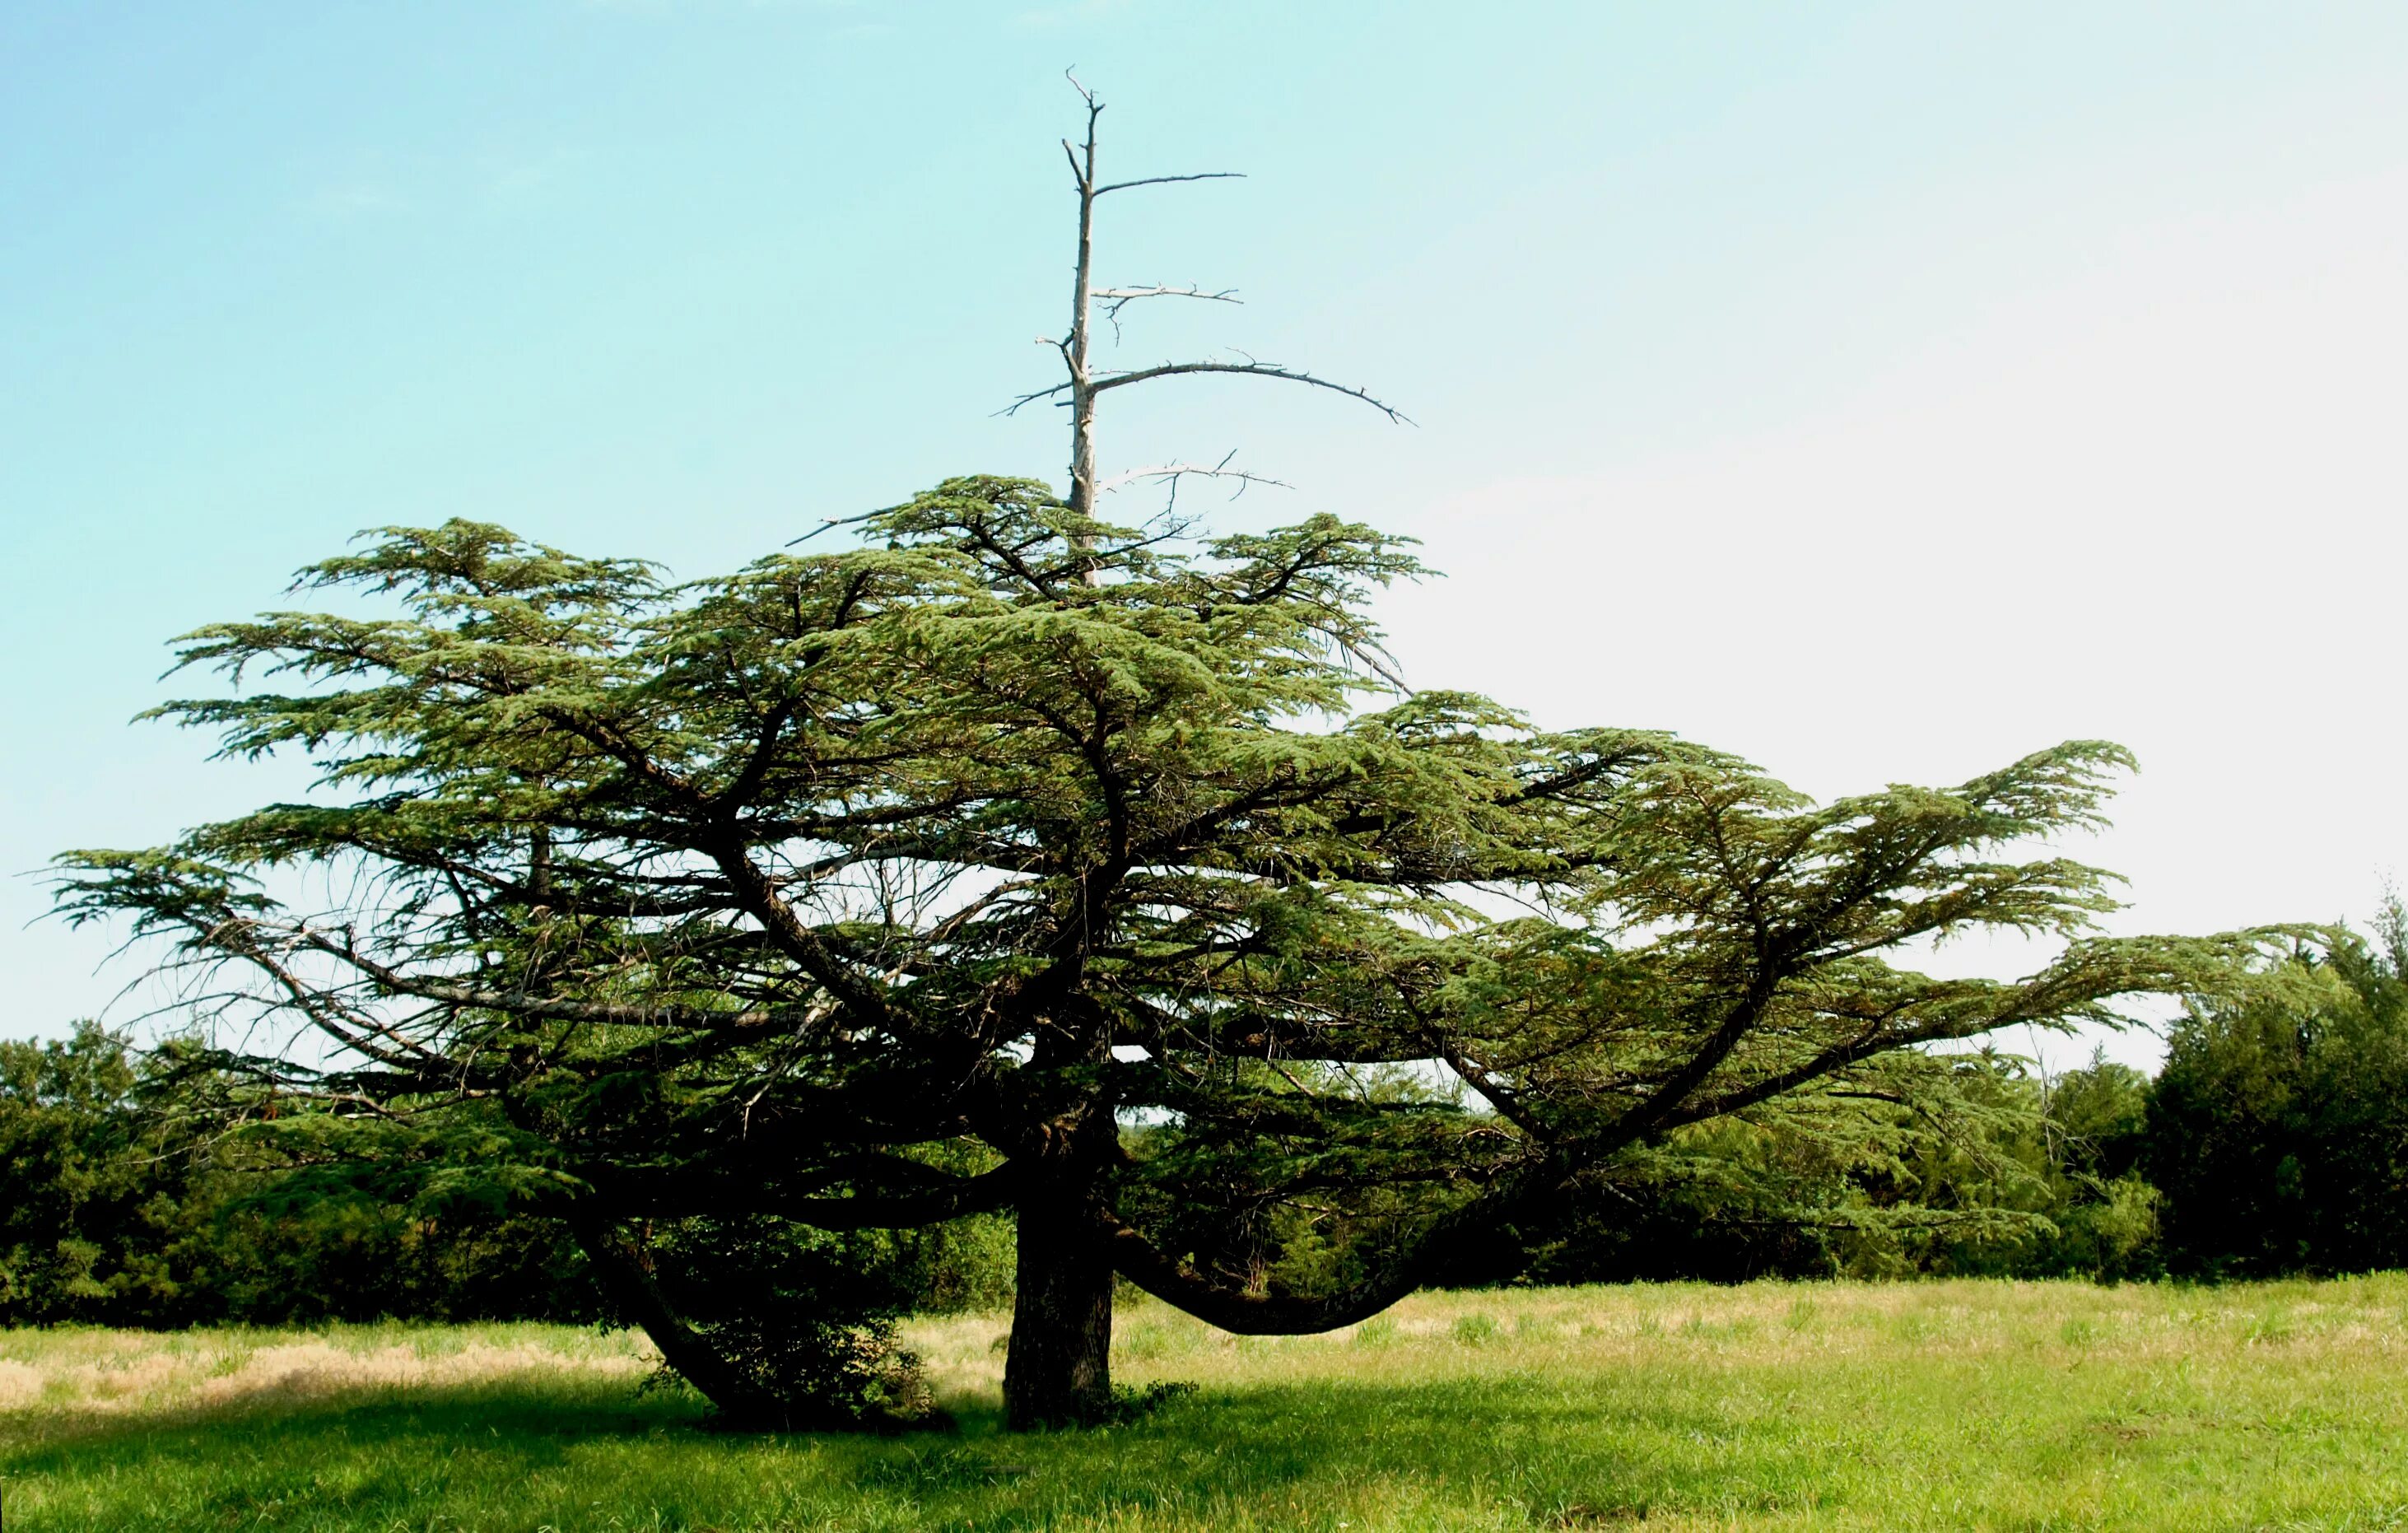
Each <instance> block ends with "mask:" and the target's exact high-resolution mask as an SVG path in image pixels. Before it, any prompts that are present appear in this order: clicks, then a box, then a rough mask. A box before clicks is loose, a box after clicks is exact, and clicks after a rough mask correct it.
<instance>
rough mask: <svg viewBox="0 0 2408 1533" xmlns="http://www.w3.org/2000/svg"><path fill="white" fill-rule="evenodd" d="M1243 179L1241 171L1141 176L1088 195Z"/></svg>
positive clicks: (1204, 171)
mask: <svg viewBox="0 0 2408 1533" xmlns="http://www.w3.org/2000/svg"><path fill="white" fill-rule="evenodd" d="M1068 147H1069V146H1068V144H1065V145H1064V146H1063V148H1065V149H1068ZM1244 179H1246V173H1245V172H1244V171H1242V170H1199V171H1197V172H1196V173H1195V174H1194V175H1192V176H1143V177H1140V178H1139V179H1136V180H1133V181H1113V182H1111V183H1110V184H1108V185H1105V186H1099V187H1097V188H1096V189H1095V190H1094V191H1093V192H1091V193H1088V195H1089V196H1094V197H1100V196H1102V195H1103V194H1104V193H1107V192H1125V191H1127V190H1128V189H1129V188H1131V187H1133V186H1168V185H1170V184H1171V183H1172V182H1174V181H1242V180H1244Z"/></svg>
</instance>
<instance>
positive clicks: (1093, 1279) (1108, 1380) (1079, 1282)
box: [1003, 1174, 1112, 1431]
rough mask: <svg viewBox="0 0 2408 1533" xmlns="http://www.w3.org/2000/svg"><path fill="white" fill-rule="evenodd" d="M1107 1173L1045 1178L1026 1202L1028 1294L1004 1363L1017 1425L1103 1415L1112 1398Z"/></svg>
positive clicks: (1008, 1402) (1022, 1278) (1023, 1238)
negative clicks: (1103, 1216) (1102, 1177)
mask: <svg viewBox="0 0 2408 1533" xmlns="http://www.w3.org/2000/svg"><path fill="white" fill-rule="evenodd" d="M1100 1193H1101V1188H1100V1186H1099V1179H1097V1178H1096V1177H1094V1176H1092V1175H1087V1176H1079V1175H1075V1174H1065V1175H1056V1176H1051V1177H1046V1178H1043V1179H1041V1180H1040V1182H1039V1185H1037V1186H1035V1187H1032V1188H1031V1189H1030V1190H1029V1192H1028V1194H1027V1195H1026V1196H1023V1197H1022V1199H1021V1201H1020V1232H1019V1251H1018V1254H1019V1260H1018V1273H1019V1285H1020V1292H1019V1295H1018V1297H1017V1298H1016V1299H1015V1300H1014V1301H1013V1304H1012V1310H1011V1350H1010V1352H1008V1353H1007V1354H1005V1357H1004V1364H1003V1413H1004V1420H1005V1424H1006V1425H1007V1426H1010V1427H1011V1429H1012V1430H1013V1431H1026V1430H1029V1429H1031V1428H1034V1427H1039V1426H1073V1425H1077V1424H1080V1423H1083V1422H1092V1421H1096V1420H1098V1419H1100V1418H1101V1417H1102V1416H1103V1414H1104V1413H1105V1411H1108V1410H1109V1409H1110V1407H1111V1398H1112V1364H1111V1348H1112V1264H1111V1253H1110V1252H1109V1251H1108V1250H1107V1249H1106V1245H1105V1241H1104V1239H1103V1225H1102V1221H1101V1220H1100V1219H1099V1218H1098V1217H1097V1215H1098V1213H1099V1211H1100V1205H1099V1202H1098V1198H1099V1196H1100Z"/></svg>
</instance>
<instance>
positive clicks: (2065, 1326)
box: [0, 1276, 2408, 1533]
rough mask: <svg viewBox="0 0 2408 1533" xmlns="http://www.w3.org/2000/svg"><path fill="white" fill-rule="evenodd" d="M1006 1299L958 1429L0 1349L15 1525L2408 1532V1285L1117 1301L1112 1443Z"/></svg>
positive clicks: (242, 1360)
mask: <svg viewBox="0 0 2408 1533" xmlns="http://www.w3.org/2000/svg"><path fill="white" fill-rule="evenodd" d="M1002 1333H1003V1321H1002V1318H1001V1317H999V1316H995V1315H970V1316H961V1317H955V1318H952V1319H946V1320H939V1321H931V1322H926V1323H923V1324H921V1325H917V1326H915V1327H913V1331H912V1340H913V1342H914V1344H915V1345H916V1346H918V1347H919V1348H920V1349H921V1350H922V1352H923V1353H924V1354H925V1355H926V1357H927V1359H928V1362H929V1366H930V1368H931V1370H932V1372H933V1373H934V1375H935V1376H936V1378H937V1380H938V1382H939V1389H940V1393H941V1395H942V1396H943V1397H944V1399H945V1400H946V1403H947V1404H948V1405H949V1406H950V1407H951V1408H952V1409H953V1411H954V1412H955V1414H956V1415H957V1417H958V1418H959V1421H960V1426H959V1428H958V1429H957V1430H956V1431H953V1432H951V1433H946V1434H933V1433H932V1434H924V1435H921V1436H917V1437H911V1438H905V1439H899V1440H892V1439H873V1438H858V1439H856V1438H840V1437H820V1438H810V1437H796V1438H784V1439H778V1438H767V1437H737V1436H721V1435H716V1434H712V1433H709V1432H704V1431H700V1430H697V1429H696V1428H695V1423H696V1422H697V1420H698V1419H699V1417H700V1414H701V1411H700V1407H699V1405H698V1403H697V1402H696V1401H695V1400H694V1399H693V1398H692V1397H690V1396H687V1395H685V1394H683V1393H682V1392H680V1391H676V1390H653V1391H650V1392H647V1393H643V1394H638V1392H637V1385H638V1382H639V1381H640V1380H642V1379H643V1378H644V1377H645V1375H646V1374H647V1373H648V1372H649V1371H650V1368H651V1363H650V1359H649V1357H648V1356H647V1355H646V1354H645V1353H644V1349H643V1348H642V1346H641V1344H640V1340H639V1339H638V1338H636V1337H632V1336H630V1335H628V1334H626V1333H597V1332H593V1331H579V1330H572V1329H566V1328H558V1327H546V1326H520V1325H489V1326H445V1327H412V1326H399V1325H393V1326H344V1327H335V1328H331V1329H327V1330H323V1331H309V1332H265V1331H239V1330H226V1331H208V1332H196V1333H192V1334H189V1335H183V1336H147V1335H136V1334H130V1333H122V1332H105V1331H60V1332H38V1333H36V1332H17V1333H0V1473H5V1474H6V1476H7V1480H6V1482H5V1487H6V1491H7V1513H8V1522H7V1526H8V1527H9V1528H10V1529H11V1530H12V1533H30V1530H38V1529H42V1528H87V1527H88V1528H155V1529H167V1528H173V1529H179V1530H180V1529H188V1528H192V1529H197V1528H251V1527H265V1528H308V1529H321V1528H323V1529H374V1530H377V1533H385V1530H390V1529H402V1528H409V1529H457V1528H473V1529H497V1530H498V1529H509V1530H515V1533H529V1530H534V1529H538V1528H544V1527H551V1528H556V1529H562V1530H567V1529H585V1528H597V1529H598V1528H646V1529H654V1528H661V1529H666V1528H691V1529H703V1528H712V1529H724V1530H735V1529H772V1528H777V1529H839V1528H841V1529H859V1530H881V1529H902V1528H947V1529H964V1530H967V1529H972V1528H989V1529H994V1528H1039V1527H1045V1528H1064V1529H1068V1528H1082V1529H1083V1528H1098V1529H1101V1528H1110V1529H1126V1530H1138V1529H1148V1530H1152V1529H1165V1530H1167V1529H1174V1528H1176V1529H1192V1528H1223V1527H1226V1528H1240V1529H1274V1528H1277V1529H1286V1528H1329V1529H1335V1528H1340V1527H1345V1528H1349V1529H1352V1530H1360V1533H1372V1530H1376V1529H1407V1528H1412V1529H1424V1528H1428V1529H1436V1528H1450V1529H1453V1528H1462V1529H1502V1528H1530V1527H1580V1526H1631V1525H1643V1526H1651V1527H1654V1526H1662V1527H1671V1528H1706V1527H1751V1528H1753V1527H1766V1528H1776V1527H1778V1528H1786V1527H1858V1528H1959V1527H1993V1528H2058V1527H2063V1528H2074V1527H2134V1528H2147V1529H2150V1530H2152V1533H2157V1530H2170V1529H2178V1528H2194V1527H2196V1528H2260V1527H2263V1528H2301V1529H2304V1528H2324V1529H2334V1530H2340V1529H2353V1530H2365V1529H2376V1528H2408V1378H2403V1371H2402V1367H2401V1365H2402V1363H2403V1362H2408V1278H2403V1277H2401V1276H2385V1277H2378V1278H2370V1279H2362V1280H2352V1281H2347V1282H2330V1283H2305V1282H2300V1283H2279V1284H2259V1285H2249V1286H2234V1287H2228V1288H2214V1289H2209V1288H2180V1287H2141V1286H2130V1287H2123V1288H2113V1289H2101V1288H2092V1287H2088V1286H2085V1285H2080V1284H2071V1283H2003V1282H1996V1283H1994V1282H1944V1283H1919V1284H1900V1285H1895V1286H1871V1285H1856V1284H1784V1283H1756V1284H1750V1285H1748V1286H1744V1287H1740V1288H1709V1287H1703V1286H1692V1285H1665V1286H1641V1287H1634V1288H1589V1289H1542V1290H1527V1291H1518V1292H1489V1293H1467V1294H1441V1295H1426V1296H1423V1297H1418V1298H1415V1299H1413V1300H1412V1301H1410V1302H1408V1303H1406V1304H1404V1305H1401V1306H1399V1307H1398V1309H1397V1310H1395V1311H1391V1312H1390V1313H1389V1314H1387V1315H1384V1316H1382V1317H1381V1318H1380V1319H1378V1320H1375V1321H1372V1322H1370V1323H1369V1324H1367V1325H1362V1326H1359V1327H1355V1328H1353V1329H1350V1330H1347V1331H1340V1332H1337V1333H1333V1334H1331V1335H1328V1336H1323V1337H1311V1338H1286V1339H1274V1338H1264V1339H1240V1338H1234V1337H1229V1336H1225V1335H1223V1334H1221V1333H1219V1332H1215V1331H1212V1330H1211V1329H1209V1328H1208V1327H1206V1326H1203V1325H1198V1324H1197V1323H1196V1322H1194V1321H1192V1320H1189V1319H1187V1318H1186V1317H1184V1316H1182V1315H1179V1314H1176V1313H1174V1312H1172V1311H1167V1310H1165V1309H1163V1308H1161V1307H1159V1306H1156V1305H1153V1304H1150V1303H1144V1302H1138V1303H1130V1304H1125V1305H1124V1307H1123V1309H1122V1312H1121V1324H1120V1328H1119V1349H1118V1355H1117V1357H1116V1360H1115V1366H1116V1368H1117V1369H1118V1371H1119V1375H1120V1377H1121V1378H1122V1379H1123V1380H1124V1381H1125V1382H1127V1383H1145V1382H1148V1381H1151V1380H1158V1379H1170V1380H1186V1381H1192V1382H1194V1383H1197V1384H1198V1385H1200V1386H1201V1388H1200V1391H1199V1392H1198V1393H1197V1395H1195V1396H1192V1397H1186V1398H1183V1399H1181V1400H1177V1401H1175V1402H1173V1403H1172V1404H1170V1405H1169V1406H1168V1407H1167V1408H1165V1409H1164V1410H1163V1411H1161V1412H1160V1413H1159V1414H1157V1415H1155V1416H1154V1417H1151V1418H1149V1419H1146V1420H1144V1421H1141V1422H1140V1423H1137V1424H1135V1425H1132V1426H1120V1427H1115V1428H1111V1429H1109V1430H1102V1431H1093V1432H1070V1433H1050V1434H1044V1435H1040V1436H1034V1437H1014V1436H1011V1435H1008V1434H1004V1433H1001V1432H1000V1431H998V1430H997V1428H996V1386H997V1383H998V1381H999V1379H1000V1376H1001V1371H1002V1363H1003V1357H1002V1353H1001V1352H1000V1351H999V1350H998V1348H997V1346H996V1342H997V1340H998V1339H999V1338H1000V1337H1001V1335H1002Z"/></svg>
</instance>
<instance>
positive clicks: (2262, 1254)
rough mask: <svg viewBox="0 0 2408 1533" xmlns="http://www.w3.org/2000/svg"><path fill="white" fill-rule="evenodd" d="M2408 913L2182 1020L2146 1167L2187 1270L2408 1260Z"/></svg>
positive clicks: (2270, 1270)
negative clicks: (2406, 975) (2162, 1200)
mask: <svg viewBox="0 0 2408 1533" xmlns="http://www.w3.org/2000/svg"><path fill="white" fill-rule="evenodd" d="M2403 973H2408V915H2404V914H2403V912H2402V910H2401V906H2400V904H2399V902H2398V901H2397V900H2393V901H2390V902H2388V903H2386V907H2385V909H2384V911H2383V913H2382V915H2381V917H2380V918H2379V919H2378V921H2377V922H2376V925H2375V932H2374V938H2373V940H2372V941H2368V940H2365V939H2363V938H2356V937H2352V936H2350V935H2348V934H2346V933H2339V934H2335V936H2334V937H2333V938H2331V939H2330V940H2329V944H2328V945H2327V946H2325V947H2324V948H2322V949H2321V950H2318V951H2308V950H2303V951H2302V952H2300V953H2299V954H2298V955H2296V956H2295V958H2294V960H2293V961H2292V963H2290V964H2289V965H2287V966H2286V967H2285V968H2284V970H2282V971H2281V972H2279V973H2278V974H2277V975H2276V976H2274V979H2275V980H2276V981H2278V982H2273V983H2268V984H2264V985H2260V986H2258V987H2256V988H2255V989H2254V990H2253V991H2251V992H2249V993H2246V994H2243V995H2227V996H2220V997H2214V998H2207V999H2202V1000H2201V1001H2200V1002H2198V1003H2196V1004H2194V1005H2193V1006H2192V1007H2191V1009H2190V1010H2189V1011H2188V1013H2187V1014H2186V1016H2185V1018H2184V1019H2183V1020H2182V1021H2181V1022H2180V1023H2179V1024H2177V1025H2176V1027H2175V1029H2174V1032H2173V1036H2172V1039H2171V1048H2170V1049H2169V1051H2168V1053H2167V1058H2166V1067H2165V1069H2164V1071H2163V1072H2162V1073H2161V1074H2160V1075H2159V1077H2158V1079H2157V1084H2156V1087H2155V1089H2154V1090H2153V1091H2152V1093H2151V1096H2150V1100H2149V1136H2148V1159H2147V1166H2148V1170H2149V1173H2150V1175H2151V1177H2152V1178H2153V1179H2154V1180H2155V1181H2156V1182H2157V1185H2158V1186H2159V1187H2161V1188H2162V1189H2163V1190H2164V1193H2165V1196H2166V1202H2167V1209H2166V1226H2167V1237H2168V1240H2169V1243H2170V1245H2171V1250H2172V1254H2173V1257H2174V1259H2175V1261H2176V1263H2177V1264H2178V1265H2179V1266H2180V1267H2182V1268H2186V1269H2188V1270H2192V1271H2200V1272H2207V1273H2230V1274H2233V1275H2236V1276H2239V1275H2248V1276H2259V1275H2272V1274H2276V1273H2282V1272H2292V1271H2302V1270H2304V1271H2314V1272H2346V1271H2364V1270H2367V1269H2369V1268H2388V1267H2400V1266H2403V1265H2408V983H2403V981H2402V975H2403Z"/></svg>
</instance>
